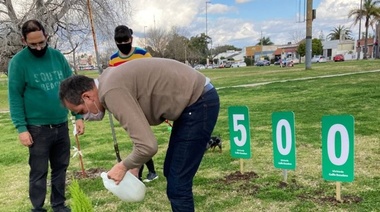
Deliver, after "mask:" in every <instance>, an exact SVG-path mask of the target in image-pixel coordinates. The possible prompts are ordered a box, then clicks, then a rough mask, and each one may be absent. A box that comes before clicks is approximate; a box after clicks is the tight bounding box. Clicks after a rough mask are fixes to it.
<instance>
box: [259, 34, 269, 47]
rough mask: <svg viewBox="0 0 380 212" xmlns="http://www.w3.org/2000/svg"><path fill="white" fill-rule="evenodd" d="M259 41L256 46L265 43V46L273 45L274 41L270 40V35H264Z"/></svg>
mask: <svg viewBox="0 0 380 212" xmlns="http://www.w3.org/2000/svg"><path fill="white" fill-rule="evenodd" d="M258 41H259V42H258V43H257V44H256V46H258V45H263V46H269V45H273V42H272V41H271V40H270V37H265V36H264V37H262V38H260V39H259V40H258Z"/></svg>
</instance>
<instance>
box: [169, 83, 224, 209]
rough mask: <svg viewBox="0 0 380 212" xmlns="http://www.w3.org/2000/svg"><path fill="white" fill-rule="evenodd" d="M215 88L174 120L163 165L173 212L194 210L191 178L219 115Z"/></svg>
mask: <svg viewBox="0 0 380 212" xmlns="http://www.w3.org/2000/svg"><path fill="white" fill-rule="evenodd" d="M219 106H220V103H219V96H218V94H217V92H216V90H215V88H213V89H211V90H210V91H208V92H207V93H205V94H203V95H202V96H201V97H200V98H199V99H198V100H197V102H195V103H194V104H192V105H190V106H189V107H187V108H186V109H185V110H184V111H183V112H182V114H181V116H180V117H179V118H178V119H177V120H175V121H174V123H173V128H172V132H171V135H170V141H169V147H168V150H167V152H166V158H165V162H164V175H165V177H166V179H167V190H166V192H167V196H168V198H169V200H170V203H171V207H172V210H173V211H174V212H177V211H180V212H187V211H189V212H190V211H191V212H192V211H194V198H193V191H192V187H193V178H194V176H195V173H196V172H197V170H198V168H199V165H200V163H201V160H202V158H203V155H204V153H205V151H206V145H207V142H208V141H209V140H210V137H211V133H212V131H213V129H214V127H215V124H216V120H217V118H218V114H219Z"/></svg>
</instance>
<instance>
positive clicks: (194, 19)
mask: <svg viewBox="0 0 380 212" xmlns="http://www.w3.org/2000/svg"><path fill="white" fill-rule="evenodd" d="M278 1H284V4H285V3H286V4H285V5H281V4H275V5H272V6H270V7H267V6H266V5H265V4H264V5H263V4H262V3H263V2H264V1H253V0H235V1H234V2H230V1H219V2H218V3H213V1H212V0H211V1H210V3H207V15H208V16H207V31H208V32H207V34H208V35H209V36H211V37H212V39H213V44H215V45H236V47H239V48H243V47H245V46H249V45H254V44H256V43H257V40H258V39H260V36H261V33H263V36H265V37H270V39H271V41H272V42H274V43H275V44H286V43H288V42H295V41H296V40H300V39H303V38H304V37H305V34H306V23H305V22H300V21H303V18H302V17H299V16H300V15H301V16H303V13H304V12H301V11H297V10H298V9H297V8H296V7H297V5H298V3H296V2H293V1H291V0H278ZM301 1H302V2H303V0H301ZM305 1H306V0H305ZM222 2H223V3H222ZM316 2H319V3H316ZM260 3H261V5H260ZM359 4H360V2H359V0H320V1H318V0H315V1H314V9H316V16H317V17H316V19H315V20H314V21H313V37H318V36H319V35H321V34H324V35H325V36H326V35H327V34H328V33H330V31H331V30H333V29H334V28H335V27H337V26H339V25H344V26H345V27H347V28H350V29H351V30H352V32H353V36H354V37H355V35H357V33H358V26H353V25H352V19H349V18H348V12H349V10H351V9H355V8H359V6H360V5H359ZM131 5H132V6H133V17H132V18H133V19H125V20H121V21H122V22H121V23H120V24H127V25H129V26H131V27H132V29H133V30H134V31H135V37H136V39H138V36H143V31H144V26H146V29H147V30H149V28H151V27H161V28H164V29H166V30H170V28H171V27H173V26H176V27H180V28H183V29H185V30H186V31H187V32H188V34H187V35H186V36H188V37H191V36H196V35H199V34H200V33H205V31H206V1H205V0H191V1H183V0H160V1H148V0H131ZM260 6H261V7H260ZM251 7H252V8H255V9H257V8H263V9H261V10H259V11H256V12H252V11H247V9H248V8H251ZM289 9H290V11H288V10H289ZM273 11H277V12H273ZM294 12H296V13H300V14H297V15H298V17H299V18H297V17H294V18H289V17H291V16H292V13H294ZM258 13H259V14H258ZM269 14H270V15H269ZM296 19H297V20H296ZM362 25H364V24H362ZM362 27H363V26H362Z"/></svg>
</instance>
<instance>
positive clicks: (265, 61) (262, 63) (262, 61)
mask: <svg viewBox="0 0 380 212" xmlns="http://www.w3.org/2000/svg"><path fill="white" fill-rule="evenodd" d="M269 65H270V62H269V61H268V60H259V61H257V62H256V66H269Z"/></svg>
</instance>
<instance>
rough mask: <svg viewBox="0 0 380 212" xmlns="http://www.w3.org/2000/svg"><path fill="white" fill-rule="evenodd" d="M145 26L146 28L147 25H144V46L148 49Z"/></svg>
mask: <svg viewBox="0 0 380 212" xmlns="http://www.w3.org/2000/svg"><path fill="white" fill-rule="evenodd" d="M145 28H146V26H144V48H145V49H146V34H145Z"/></svg>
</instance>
